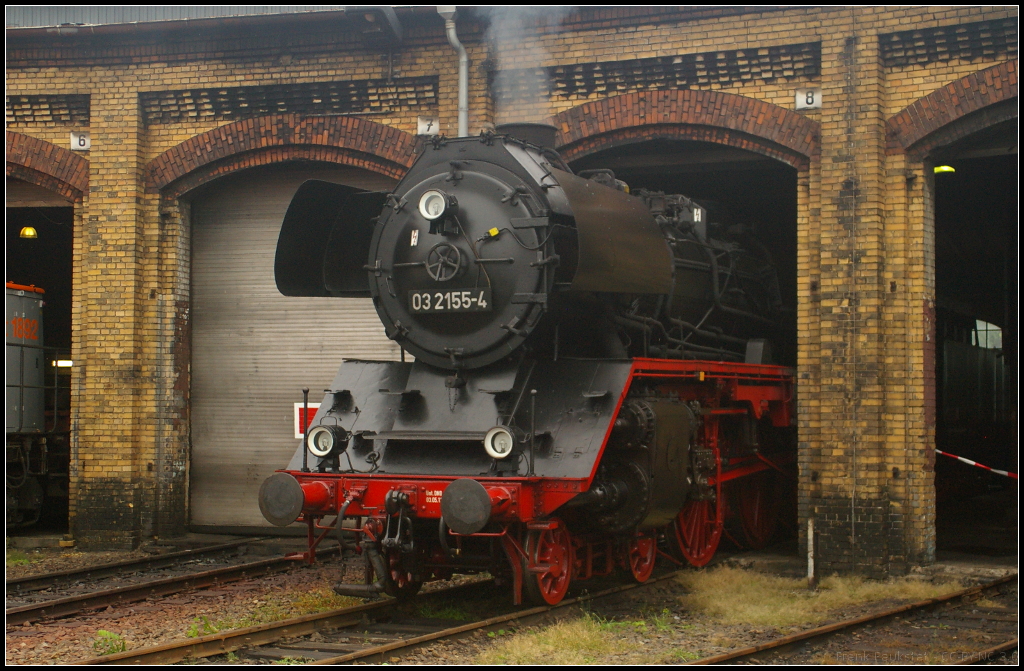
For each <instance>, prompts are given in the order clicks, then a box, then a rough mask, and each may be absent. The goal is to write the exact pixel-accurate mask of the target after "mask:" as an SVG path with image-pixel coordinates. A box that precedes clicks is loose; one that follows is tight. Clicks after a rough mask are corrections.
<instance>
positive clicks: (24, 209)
mask: <svg viewBox="0 0 1024 671" xmlns="http://www.w3.org/2000/svg"><path fill="white" fill-rule="evenodd" d="M6 187H7V189H6V221H7V224H6V229H7V233H6V243H5V244H6V247H5V249H6V256H5V260H6V277H5V280H6V282H7V298H6V303H7V308H6V309H7V321H8V322H9V326H8V331H7V335H8V340H7V365H6V368H7V412H6V417H7V463H6V468H7V503H8V505H7V527H6V528H7V530H8V533H17V532H18V531H19V530H24V531H30V532H32V533H38V532H49V533H66V532H67V531H68V512H69V505H68V504H69V490H70V485H71V483H70V473H71V466H72V465H71V409H72V405H71V404H72V396H71V377H72V372H73V361H74V358H73V357H72V338H73V337H75V336H77V335H78V334H77V333H76V332H75V329H74V326H73V320H72V292H73V286H72V278H73V273H72V269H73V265H74V251H73V249H74V245H73V242H74V237H75V225H76V224H75V222H76V209H78V210H80V206H81V203H82V198H83V195H84V193H85V192H86V191H87V189H88V161H87V160H86V159H85V158H83V157H81V156H78V155H76V154H73V153H72V152H70V151H68V150H66V149H63V148H61V147H57V146H55V145H53V144H51V143H49V142H46V141H45V140H39V139H37V138H33V137H30V136H27V135H23V134H21V133H14V132H11V131H8V132H7V182H6ZM78 214H79V215H80V211H79V212H78ZM30 288H31V289H30ZM26 310H27V312H26ZM15 320H19V321H18V322H17V323H16V321H15ZM28 325H31V326H30V327H29V326H28ZM19 331H20V334H19Z"/></svg>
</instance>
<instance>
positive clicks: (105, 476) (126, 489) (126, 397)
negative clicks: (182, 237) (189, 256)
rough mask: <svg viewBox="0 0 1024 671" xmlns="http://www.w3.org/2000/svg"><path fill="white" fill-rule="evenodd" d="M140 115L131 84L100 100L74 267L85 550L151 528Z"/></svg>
mask: <svg viewBox="0 0 1024 671" xmlns="http://www.w3.org/2000/svg"><path fill="white" fill-rule="evenodd" d="M115 81H116V78H115ZM138 110H139V105H138V101H137V99H136V97H135V96H134V95H132V94H129V93H128V92H127V89H126V87H120V88H114V87H113V86H111V87H109V88H108V89H107V90H106V91H103V92H100V91H95V92H94V93H93V94H92V111H91V125H90V132H91V135H92V149H91V151H90V155H89V159H90V174H89V198H88V207H87V209H86V212H85V216H84V220H83V226H82V229H83V230H82V235H81V253H80V254H76V268H75V269H74V270H75V273H74V274H75V278H76V279H75V282H76V287H77V292H76V300H77V301H80V312H79V314H80V319H79V320H78V322H77V326H78V328H77V333H76V347H75V349H76V351H77V352H78V355H77V356H78V361H77V362H76V363H78V366H77V368H78V374H79V378H78V380H77V384H76V386H75V387H74V388H73V393H74V394H75V398H74V399H73V407H74V408H75V409H76V410H75V417H74V426H73V432H74V434H75V444H74V448H75V451H74V454H75V462H76V463H75V464H74V466H73V469H74V474H75V475H74V477H73V479H72V482H71V486H72V489H73V491H72V494H71V500H72V501H75V508H74V511H73V513H72V517H71V530H72V533H73V534H74V537H75V539H76V540H77V541H78V543H79V546H80V547H83V548H90V547H104V548H128V547H134V546H135V545H137V544H138V542H139V540H140V538H141V536H142V535H143V533H144V527H148V526H149V522H148V520H147V519H146V518H147V515H149V514H150V513H149V511H147V508H148V506H147V505H146V502H145V500H144V499H145V497H144V495H143V492H144V486H143V483H142V482H141V481H140V477H139V476H140V466H141V465H142V462H143V461H144V460H145V456H146V455H144V454H142V452H141V450H140V445H139V434H140V427H139V420H140V416H139V411H138V409H139V398H140V397H139V395H140V389H141V387H142V380H141V379H140V378H141V362H140V352H139V340H140V328H139V325H140V321H139V320H140V305H139V291H140V270H141V268H140V263H141V254H142V251H143V250H142V248H141V242H142V241H141V239H140V224H141V212H140V207H141V195H142V194H141V187H140V185H141V181H140V177H141V170H140V165H141V162H140V156H139V140H140V133H141V124H140V119H139V113H138ZM76 309H79V308H78V307H77V305H76Z"/></svg>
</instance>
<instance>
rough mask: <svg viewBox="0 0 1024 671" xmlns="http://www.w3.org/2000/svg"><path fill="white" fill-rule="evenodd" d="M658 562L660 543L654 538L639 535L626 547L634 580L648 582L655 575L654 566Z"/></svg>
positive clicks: (627, 563) (627, 558)
mask: <svg viewBox="0 0 1024 671" xmlns="http://www.w3.org/2000/svg"><path fill="white" fill-rule="evenodd" d="M657 561H658V541H657V539H656V538H655V537H653V536H646V535H643V534H639V533H638V534H637V535H636V536H634V537H633V538H631V539H630V540H629V544H628V545H627V546H626V565H627V566H628V568H629V574H630V575H631V576H633V580H635V581H637V582H639V583H645V582H647V580H648V578H650V577H651V574H652V573H654V565H655V563H657Z"/></svg>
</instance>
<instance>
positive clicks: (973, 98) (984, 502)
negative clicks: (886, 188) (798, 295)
mask: <svg viewBox="0 0 1024 671" xmlns="http://www.w3.org/2000/svg"><path fill="white" fill-rule="evenodd" d="M1015 71H1016V66H1015V63H1012V62H1011V63H1003V64H1000V65H996V66H993V67H990V68H987V69H985V70H982V71H979V72H976V73H974V74H971V75H968V76H967V77H964V78H962V79H960V80H958V81H956V82H952V83H950V84H948V85H947V86H944V87H942V88H940V89H937V90H936V91H934V92H932V93H930V94H928V95H927V96H924V97H923V98H921V99H920V100H918V101H916V102H914V103H913V104H911V105H909V106H908V107H907V108H905V109H904V110H902V111H901V112H899V113H898V114H896V115H894V116H893V117H892V118H891V119H889V121H888V124H887V125H888V132H889V137H890V144H891V146H893V147H894V148H895V146H897V145H898V146H899V148H900V149H902V150H903V151H905V152H906V157H907V160H908V163H909V164H910V165H919V166H922V168H923V171H924V177H925V202H926V207H925V211H924V215H925V222H924V225H925V235H926V236H927V237H928V238H931V235H930V234H931V232H932V231H934V238H932V239H926V241H925V243H926V248H931V249H934V292H935V293H934V297H935V301H934V305H935V312H934V320H933V323H934V338H933V339H932V342H933V343H934V345H933V346H934V356H933V357H931V358H930V360H928V359H926V366H928V367H929V368H930V370H926V375H927V374H928V373H931V372H934V383H933V385H932V387H931V390H932V392H933V393H929V390H928V388H927V387H926V394H925V400H926V403H927V404H928V407H926V409H925V410H926V415H927V416H928V417H929V419H930V420H931V421H932V422H934V429H935V447H936V449H937V450H939V451H940V452H941V453H944V454H939V455H937V456H936V457H935V490H936V546H937V550H938V551H939V552H962V551H966V552H970V553H972V554H989V555H1006V556H1009V555H1014V556H1015V555H1016V552H1017V544H1016V529H1017V512H1016V511H1017V488H1016V482H1015V481H1013V480H1010V479H1009V478H1007V477H1004V476H1000V475H996V474H993V473H992V472H991V471H986V470H982V469H979V468H976V467H973V466H970V465H968V464H965V463H963V462H962V461H958V460H955V459H954V458H952V456H951V455H957V456H960V457H964V458H967V459H970V460H973V461H976V462H978V463H981V464H984V465H987V466H989V467H991V468H995V469H1000V470H1003V471H1010V472H1014V473H1016V472H1017V470H1018V454H1017V434H1016V412H1017V411H1016V408H1017V402H1018V399H1017V377H1016V370H1017V358H1018V352H1017V347H1016V341H1017V333H1018V326H1017V319H1018V317H1017V299H1018V291H1017V282H1018V277H1017V264H1018V258H1019V257H1018V253H1017V244H1018V242H1019V230H1018V224H1017V222H1018V196H1017V192H1018V188H1019V187H1018V178H1019V171H1018V163H1017V161H1018V157H1017V142H1018V133H1017V117H1018V112H1017V90H1016V72H1015ZM959 91H970V92H971V95H970V96H961V95H959V94H958V92H959ZM925 110H927V111H928V113H922V112H923V111H925ZM929 229H931V230H929ZM932 242H934V247H931V246H930V243H932Z"/></svg>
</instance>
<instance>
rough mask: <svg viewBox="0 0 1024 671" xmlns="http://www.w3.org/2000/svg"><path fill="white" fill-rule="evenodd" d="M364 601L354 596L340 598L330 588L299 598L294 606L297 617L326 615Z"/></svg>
mask: <svg viewBox="0 0 1024 671" xmlns="http://www.w3.org/2000/svg"><path fill="white" fill-rule="evenodd" d="M362 602H363V601H362V599H357V598H356V597H352V596H339V595H338V594H335V593H334V590H333V589H331V588H330V587H327V586H325V587H319V588H317V589H314V590H311V591H309V592H306V593H305V594H303V595H301V596H299V598H297V599H296V600H295V602H294V604H293V610H295V611H297V612H296V615H306V614H309V613H324V612H326V611H329V610H337V609H339V608H349V607H351V606H358V605H359V604H361V603H362Z"/></svg>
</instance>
